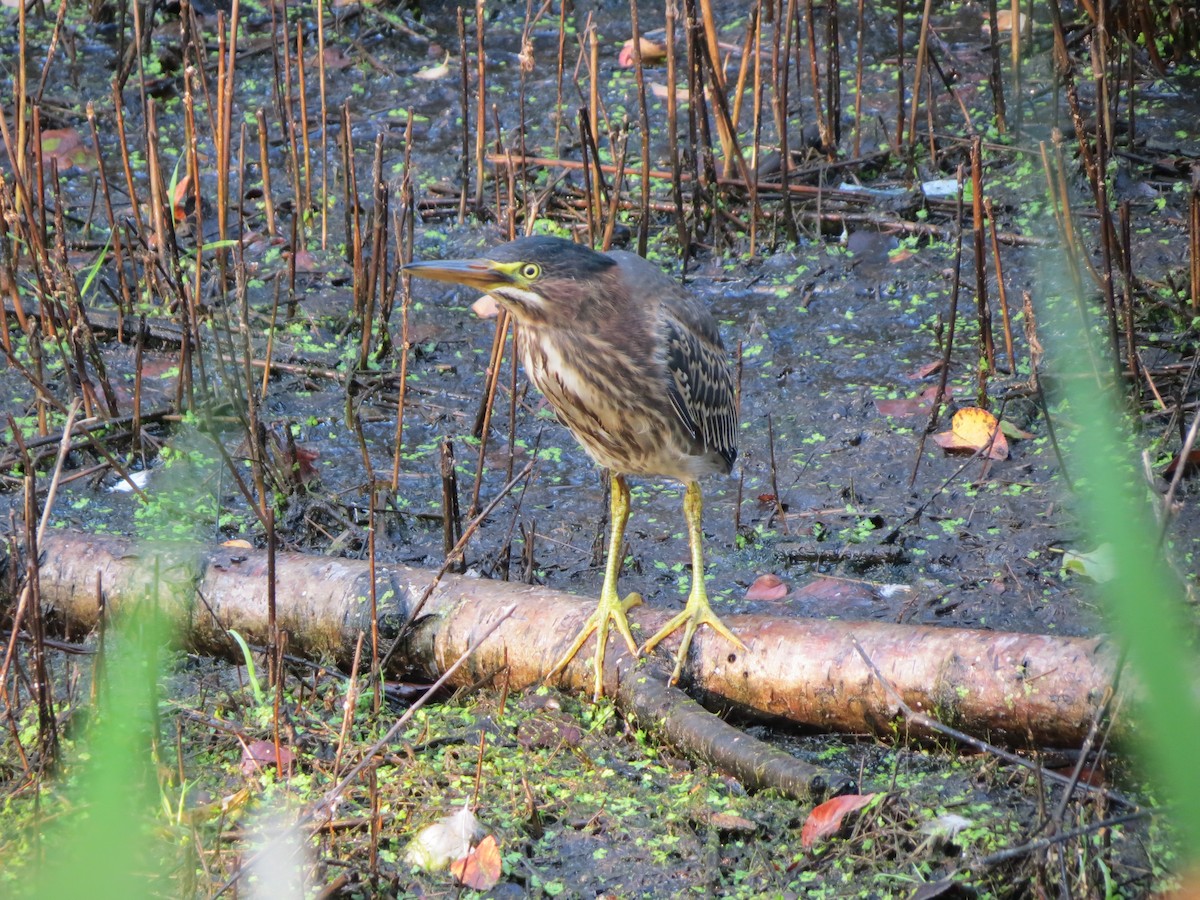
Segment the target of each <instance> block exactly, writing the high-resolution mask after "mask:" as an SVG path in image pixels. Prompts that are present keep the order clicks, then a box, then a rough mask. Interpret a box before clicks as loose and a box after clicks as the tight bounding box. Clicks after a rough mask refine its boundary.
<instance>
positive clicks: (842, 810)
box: [800, 794, 878, 850]
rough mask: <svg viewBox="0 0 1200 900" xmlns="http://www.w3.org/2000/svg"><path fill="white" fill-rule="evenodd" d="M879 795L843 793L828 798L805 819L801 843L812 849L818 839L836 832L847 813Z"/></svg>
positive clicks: (804, 846) (861, 806)
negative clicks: (830, 798) (839, 795)
mask: <svg viewBox="0 0 1200 900" xmlns="http://www.w3.org/2000/svg"><path fill="white" fill-rule="evenodd" d="M877 796H878V794H843V795H842V796H841V797H834V798H833V799H832V800H826V801H825V802H824V803H822V804H821V805H820V806H817V807H815V808H814V809H813V811H812V812H810V813H809V814H808V818H807V819H805V820H804V827H803V828H801V829H800V845H801V846H802V847H803V848H804V849H805V850H811V849H812V848H813V845H814V844H816V842H817V841H819V840H821V839H822V838H827V837H829V836H830V835H833V834H836V833H837V831H838V829H839V828H841V827H842V820H843V819H844V818H845V817H846V816H847V814H849V813H852V812H854V811H855V810H859V809H862V808H863V807H864V806H866V805H867V804H868V803H870V802H871V801H872V800H874V799H875V798H876V797H877Z"/></svg>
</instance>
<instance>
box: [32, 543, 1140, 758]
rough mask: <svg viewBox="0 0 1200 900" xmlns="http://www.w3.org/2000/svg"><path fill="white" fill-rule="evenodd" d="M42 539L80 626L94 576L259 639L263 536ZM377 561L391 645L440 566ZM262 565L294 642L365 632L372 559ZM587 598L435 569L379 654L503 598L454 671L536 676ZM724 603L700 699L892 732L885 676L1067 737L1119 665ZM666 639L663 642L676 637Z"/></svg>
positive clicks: (1055, 650)
mask: <svg viewBox="0 0 1200 900" xmlns="http://www.w3.org/2000/svg"><path fill="white" fill-rule="evenodd" d="M42 550H43V558H42V561H41V565H40V579H41V597H42V601H43V603H44V604H45V605H46V606H47V607H49V608H51V609H53V610H56V611H57V612H58V613H60V614H61V615H63V616H65V617H67V618H68V619H69V620H70V621H72V622H73V623H75V624H76V626H83V627H91V626H92V625H94V624H95V622H96V621H97V617H98V603H97V590H98V589H99V590H101V591H102V592H103V595H104V598H105V603H106V605H107V608H108V609H109V610H110V611H113V610H119V608H120V607H121V606H122V605H125V604H129V603H131V602H135V601H139V600H142V599H144V598H145V597H147V596H152V595H153V596H156V597H158V598H159V602H160V603H161V604H162V605H163V608H164V609H165V610H167V612H168V614H169V615H170V616H171V617H172V618H173V619H174V621H175V624H176V627H177V629H178V633H179V635H180V640H181V642H182V643H183V644H184V645H186V646H188V647H191V648H194V649H197V650H200V651H213V650H218V651H220V652H222V653H225V652H227V651H228V647H229V638H228V636H227V634H226V632H227V631H228V630H229V629H236V630H237V631H239V632H240V633H241V634H242V635H244V636H245V637H246V638H247V639H248V640H251V641H256V642H258V643H266V641H267V555H266V553H265V552H263V551H258V550H247V549H235V548H229V547H223V546H222V547H209V548H205V547H201V546H198V545H192V544H182V545H169V544H168V545H163V544H145V543H143V544H139V543H137V542H134V541H130V540H127V539H124V538H116V537H110V536H104V535H87V534H80V533H76V532H69V531H58V532H51V533H49V534H48V535H47V536H46V538H45V540H44V541H43V542H42ZM375 569H376V582H375V596H376V598H377V604H376V605H377V611H378V613H377V626H378V629H379V634H380V640H381V644H382V645H383V647H385V648H386V646H387V645H388V644H390V643H391V642H392V641H393V640H394V639H395V638H396V637H397V636H398V635H400V633H401V631H402V626H403V624H404V623H405V622H406V621H407V620H408V618H409V615H410V611H411V610H412V608H413V606H414V605H415V604H416V603H417V602H418V601H419V599H420V598H421V597H422V596H423V595H424V594H426V592H427V590H428V589H429V588H430V586H431V585H432V584H433V583H434V581H435V576H436V573H433V572H430V571H426V570H422V569H414V568H409V567H406V566H394V565H383V564H377V565H376V567H375ZM275 572H276V615H277V622H278V627H279V628H280V629H281V630H284V631H286V632H287V633H288V644H287V646H288V649H289V651H290V652H292V653H299V654H303V655H306V656H308V657H309V658H314V659H324V660H329V661H333V662H337V663H340V664H342V665H345V664H347V663H348V662H349V660H350V658H351V656H352V654H353V648H354V645H355V642H356V641H357V639H358V635H359V633H360V632H363V633H366V634H368V635H369V634H370V633H371V626H372V622H371V604H370V601H369V597H370V590H371V583H370V578H371V575H370V568H369V566H368V564H367V563H366V562H362V561H356V560H348V559H340V558H331V557H315V556H306V555H302V554H296V553H280V554H278V555H277V557H276V565H275ZM594 603H595V601H594V600H593V599H591V598H580V597H573V596H571V595H568V594H564V593H561V592H558V591H552V590H548V589H546V588H541V587H531V586H527V585H515V584H510V583H506V582H499V581H486V580H482V579H472V578H467V577H463V576H453V575H445V576H443V577H442V578H441V580H440V582H439V583H437V584H436V587H434V588H433V589H432V593H430V594H429V597H428V600H427V601H426V603H425V605H424V607H423V609H422V616H421V620H420V622H419V623H418V625H417V627H415V628H414V629H412V630H411V632H410V633H409V634H408V636H407V637H406V638H405V640H404V644H403V646H402V647H400V648H399V649H398V652H397V653H396V654H395V655H394V657H393V659H392V661H391V671H397V670H399V669H400V668H406V669H412V668H415V669H418V670H422V671H424V672H426V673H428V674H429V675H436V674H439V673H441V672H444V671H445V670H446V668H447V667H448V666H449V665H450V664H451V663H453V662H454V661H455V660H456V659H458V657H459V656H461V655H462V654H463V652H464V651H465V650H466V648H467V647H468V646H469V645H470V644H471V642H472V638H473V636H475V635H478V634H481V633H482V632H483V631H484V630H485V629H487V628H489V627H490V626H491V624H492V623H493V622H494V621H495V620H496V618H497V617H498V616H499V615H500V611H501V610H503V609H505V608H507V607H508V606H510V605H513V606H515V610H514V612H513V614H512V615H511V616H509V617H508V619H507V620H506V621H505V622H503V623H502V624H501V626H500V627H499V628H498V629H497V631H496V633H495V634H494V635H493V636H492V637H491V638H490V639H489V640H488V641H487V642H485V643H484V644H483V645H482V646H481V647H480V648H479V649H478V650H477V652H476V653H475V654H474V656H473V657H472V658H471V659H470V660H468V662H467V664H466V665H464V666H462V667H461V668H460V669H459V671H458V672H457V673H456V676H455V679H456V683H458V684H474V683H477V682H478V681H480V680H481V679H486V678H488V677H492V676H495V675H496V674H497V673H499V672H502V671H503V672H504V673H505V675H504V677H505V678H506V679H507V681H508V684H509V685H510V686H511V687H512V688H514V689H520V688H523V687H526V686H529V685H533V684H537V683H538V682H540V681H541V680H542V679H543V677H544V673H546V672H548V671H550V669H551V668H552V666H553V665H554V663H555V662H556V661H557V659H558V656H559V654H560V653H561V652H562V649H563V646H564V644H565V642H567V641H569V640H570V639H571V637H572V636H573V635H574V634H576V633H577V631H578V630H579V628H580V627H581V625H582V622H583V619H585V618H586V617H587V615H588V614H589V613H590V612H591V610H592V609H593V608H594ZM666 618H667V613H664V612H657V611H654V610H650V609H647V608H646V607H640V608H638V609H635V610H633V611H632V614H631V621H633V622H634V623H636V625H637V626H640V628H641V629H642V633H643V634H650V633H653V631H654V630H656V629H657V628H658V627H659V626H660V625H661V623H662V622H663V621H665V619H666ZM725 618H726V621H727V622H728V623H729V625H730V627H731V628H733V629H734V631H736V632H737V634H738V635H739V636H740V637H741V638H742V640H743V641H744V642H745V643H746V645H747V651H746V652H740V651H737V650H735V649H733V648H731V647H730V645H729V644H728V643H727V642H726V641H724V640H722V639H721V638H719V637H717V636H714V635H712V634H711V633H710V632H708V631H707V629H705V630H702V631H701V632H700V633H698V634H697V636H696V639H695V641H694V642H693V645H692V646H693V649H692V652H691V654H690V658H689V660H688V665H687V667H686V669H685V682H686V681H688V680H690V683H691V685H692V687H693V688H694V689H695V690H696V691H697V692H699V693H700V694H701V695H702V696H703V698H704V699H705V701H706V702H707V703H708V704H709V705H713V704H716V705H718V706H723V707H725V708H728V709H733V710H736V711H737V712H739V713H741V714H743V715H749V716H758V717H766V718H771V719H777V720H778V719H782V720H786V721H790V722H794V723H797V724H800V725H806V726H813V727H816V728H820V729H824V730H837V731H846V732H854V733H871V734H878V735H891V734H894V733H895V732H896V731H897V728H900V729H903V728H904V724H903V715H902V712H901V710H899V709H898V707H897V704H896V702H895V701H894V699H892V698H890V697H889V694H888V691H887V690H886V688H885V686H884V685H883V684H882V683H881V681H880V675H882V677H883V678H884V679H886V680H887V682H888V684H889V685H890V686H891V687H892V688H893V689H894V691H895V692H896V694H897V695H898V696H900V697H902V698H903V699H904V701H905V702H906V703H907V704H908V705H909V706H910V707H911V708H912V709H914V710H917V711H920V712H923V713H926V714H928V715H930V716H932V717H934V718H936V719H937V720H939V721H941V722H944V723H946V724H948V725H951V726H953V727H955V728H957V729H959V730H961V731H964V732H967V733H968V734H971V735H975V736H978V737H982V738H985V739H986V740H989V741H993V742H997V743H1007V744H1009V745H1014V744H1015V745H1020V746H1026V745H1032V746H1054V747H1072V746H1078V745H1079V744H1080V742H1082V740H1083V739H1084V736H1085V735H1086V733H1087V731H1088V728H1089V725H1090V724H1091V723H1092V721H1093V719H1094V718H1095V716H1096V715H1097V710H1099V709H1100V706H1101V703H1102V701H1103V699H1104V697H1105V694H1106V692H1107V691H1108V688H1109V687H1110V685H1112V683H1113V679H1114V672H1115V654H1114V653H1113V652H1112V650H1111V648H1110V646H1109V644H1108V642H1107V641H1106V639H1104V638H1102V637H1100V638H1062V637H1050V636H1046V635H1034V634H1016V633H1004V632H988V631H978V630H967V629H953V628H938V627H927V626H907V625H894V624H888V623H881V622H839V621H825V620H812V619H803V620H801V619H780V618H772V617H768V616H728V617H725ZM670 643H671V642H670V641H668V642H666V645H665V649H666V651H667V652H673V649H674V648H673V647H671V646H670ZM856 644H857V646H856ZM859 648H861V651H860V649H859ZM381 652H382V651H381ZM624 654H625V651H624V648H623V646H621V642H620V641H612V642H610V660H609V664H608V665H606V666H605V670H606V673H607V676H608V683H607V684H606V690H607V691H608V692H610V693H612V694H613V695H614V696H616V695H617V689H618V687H619V685H618V684H617V680H618V678H619V677H626V678H628V677H630V675H629V674H625V675H624V676H622V675H619V674H618V673H619V672H621V673H627V672H632V673H635V674H636V672H637V671H638V668H637V667H634V668H632V669H630V668H629V667H626V666H621V665H618V664H617V663H618V660H619V658H620V656H622V655H624ZM864 656H865V657H866V658H865V659H864ZM868 661H869V662H868ZM557 683H558V684H560V685H561V686H563V687H569V688H573V689H575V690H581V691H583V690H588V689H589V688H590V684H591V677H590V675H589V673H588V672H587V666H586V662H585V661H583V660H582V659H581V660H578V661H575V662H573V663H572V664H571V665H570V666H568V668H567V669H566V671H565V672H564V673H563V674H562V676H561V677H560V678H559V679H558V682H557ZM1112 708H1116V709H1122V708H1123V705H1122V704H1120V703H1117V704H1113V705H1112ZM1115 728H1116V731H1117V733H1118V736H1119V734H1120V733H1121V732H1122V731H1123V730H1124V729H1126V728H1128V721H1127V718H1122V719H1120V720H1119V721H1118V722H1116V723H1115Z"/></svg>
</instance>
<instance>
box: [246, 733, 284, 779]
mask: <svg viewBox="0 0 1200 900" xmlns="http://www.w3.org/2000/svg"><path fill="white" fill-rule="evenodd" d="M277 761H278V762H281V763H283V768H284V770H285V771H286V772H289V773H290V772H291V770H292V766H293V765H295V763H296V754H295V753H293V752H292V751H291V750H289V749H288V748H287V747H284V746H280V748H279V757H278V760H277V759H276V756H275V744H274V743H273V742H272V741H251V742H250V743H248V744H246V745H245V746H244V747H242V772H243V774H245V775H253V774H254V773H255V772H257V771H258V770H259V769H264V768H266V767H267V766H273V765H275V763H276V762H277Z"/></svg>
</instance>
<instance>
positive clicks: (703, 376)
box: [608, 250, 737, 467]
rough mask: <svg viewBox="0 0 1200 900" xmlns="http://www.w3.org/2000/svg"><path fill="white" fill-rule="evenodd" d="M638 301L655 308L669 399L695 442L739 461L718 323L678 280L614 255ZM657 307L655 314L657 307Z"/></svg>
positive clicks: (650, 265) (632, 256)
mask: <svg viewBox="0 0 1200 900" xmlns="http://www.w3.org/2000/svg"><path fill="white" fill-rule="evenodd" d="M608 255H609V256H610V257H612V259H614V260H615V261H616V262H617V264H618V265H619V266H620V267H621V274H622V277H623V278H624V280H625V285H626V287H627V288H628V289H629V292H630V294H631V295H632V296H633V297H636V298H638V299H639V300H641V301H642V302H643V303H646V304H648V305H650V306H651V309H650V310H649V312H650V314H651V315H652V316H655V317H657V318H658V319H659V320H660V323H661V325H660V327H661V328H662V329H663V330H662V332H661V333H662V335H663V336H664V337H665V338H666V365H667V385H666V388H667V395H668V397H669V398H670V400H671V406H672V408H673V409H674V410H675V413H676V415H678V416H679V419H680V421H681V422H683V425H684V427H685V428H686V429H687V430H688V431H689V432H690V433H691V435H692V437H694V438H695V439H696V440H698V441H700V442H701V443H702V444H703V445H704V447H705V448H706V449H708V450H712V451H714V452H716V453H718V454H720V456H721V458H722V459H724V460H725V462H726V463H728V464H729V465H730V466H731V467H732V466H733V462H734V460H735V459H737V408H736V406H735V398H734V392H733V376H732V375H730V372H729V361H728V358H727V357H726V355H725V347H724V345H723V344H722V343H721V333H720V331H719V330H718V329H717V323H716V320H715V319H713V317H712V314H711V313H710V312H709V311H708V309H707V308H706V307H705V306H704V304H703V303H701V302H700V301H699V300H698V299H696V298H695V297H693V296H692V295H691V294H690V293H688V292H687V291H686V290H685V289H684V288H683V287H682V286H681V285H680V284H679V282H677V281H676V280H675V279H674V278H672V277H671V276H669V275H667V274H666V273H665V272H664V271H663V270H662V269H660V268H659V267H658V266H656V265H654V264H653V263H650V262H647V261H646V260H644V259H642V258H641V257H640V256H638V255H637V254H635V253H627V252H625V251H623V250H611V251H609V254H608ZM655 305H656V306H657V309H654V308H653V306H655Z"/></svg>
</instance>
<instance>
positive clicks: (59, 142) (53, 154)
mask: <svg viewBox="0 0 1200 900" xmlns="http://www.w3.org/2000/svg"><path fill="white" fill-rule="evenodd" d="M51 161H53V162H56V163H58V170H59V171H60V172H62V171H64V170H66V169H70V168H72V167H73V166H79V167H80V168H82V167H84V166H86V165H87V164H88V163H89V162H90V161H91V155H90V154H89V153H88V150H87V147H85V146H84V143H83V138H82V137H80V135H79V132H78V131H76V130H75V129H74V128H48V129H46V130H45V131H43V132H42V165H43V166H49V165H50V163H51Z"/></svg>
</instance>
